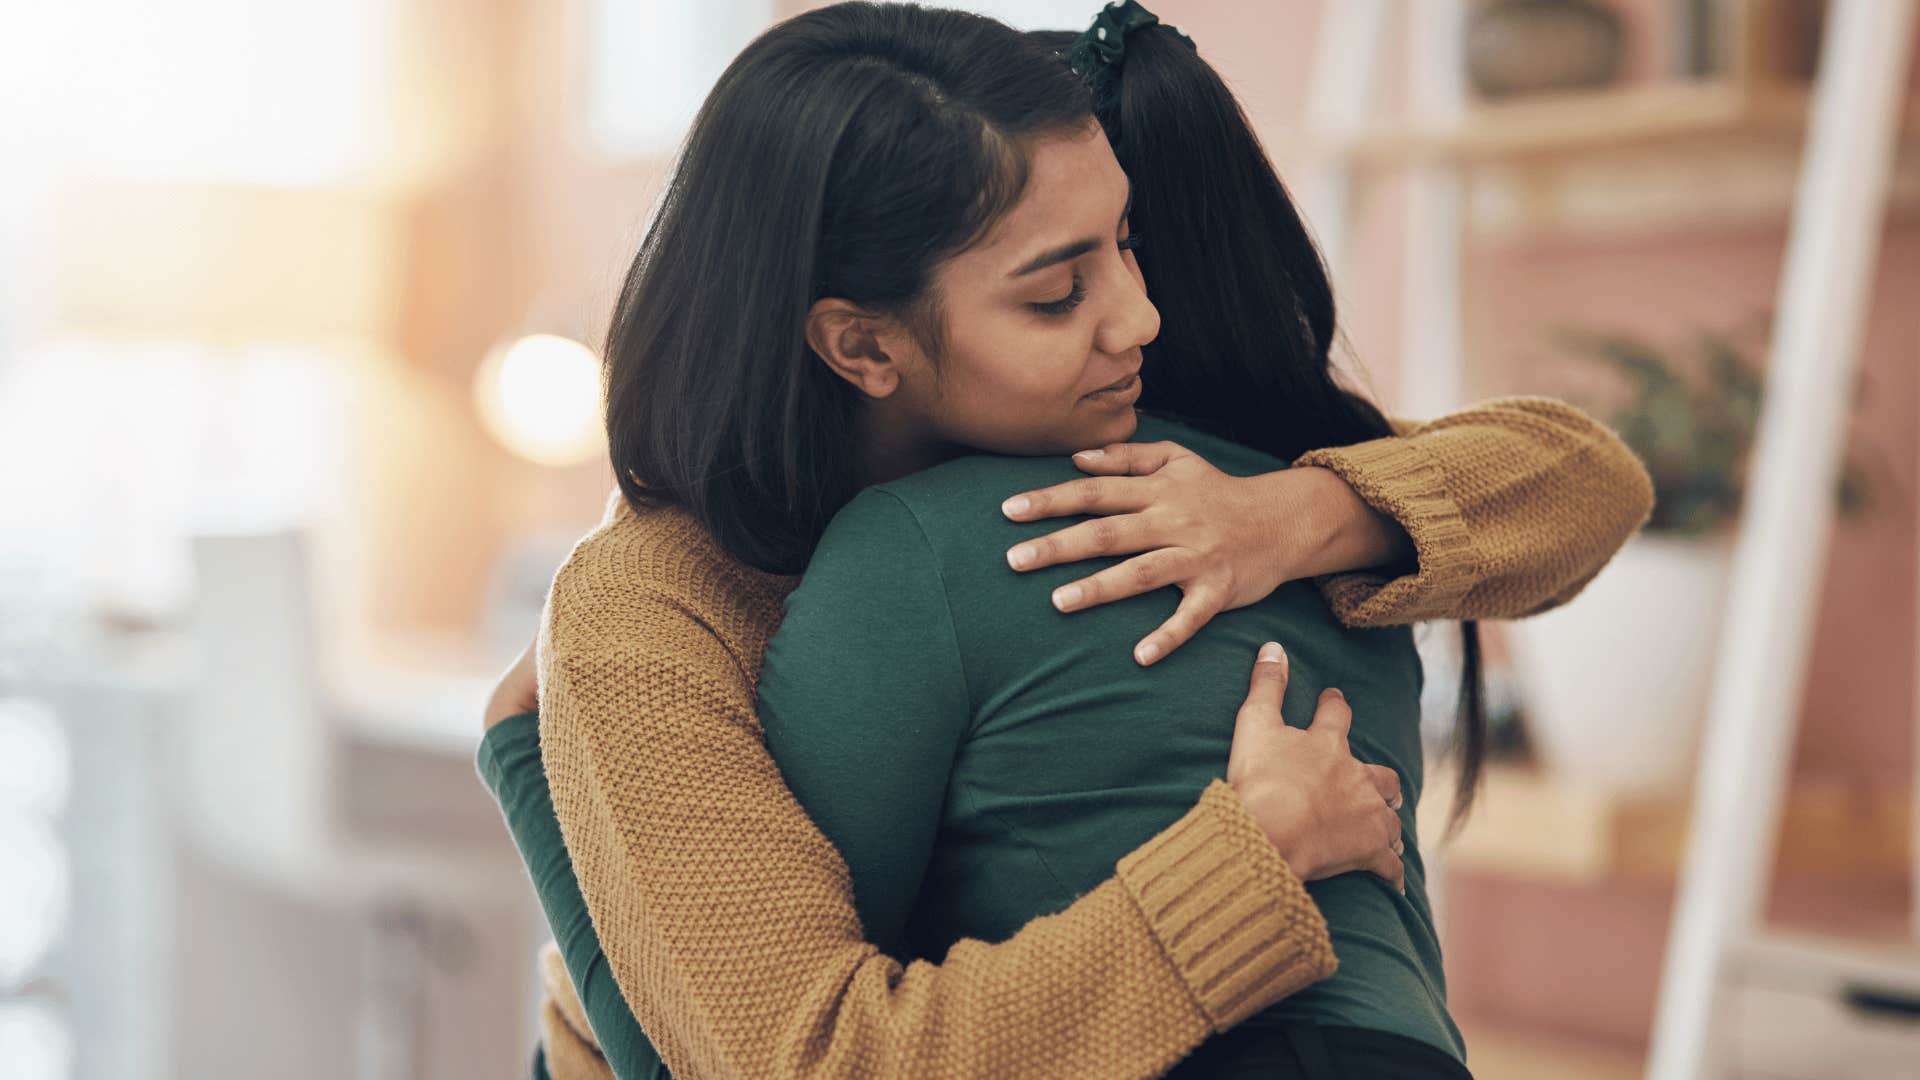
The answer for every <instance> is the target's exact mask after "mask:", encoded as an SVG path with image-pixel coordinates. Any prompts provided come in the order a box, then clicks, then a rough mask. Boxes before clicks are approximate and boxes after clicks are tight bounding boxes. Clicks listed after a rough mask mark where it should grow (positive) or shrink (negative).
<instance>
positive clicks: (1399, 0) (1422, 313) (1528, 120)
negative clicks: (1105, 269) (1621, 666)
mask: <svg viewBox="0 0 1920 1080" xmlns="http://www.w3.org/2000/svg"><path fill="white" fill-rule="evenodd" d="M1461 10H1462V9H1461V5H1460V3H1458V2H1457V0H1433V2H1429V0H1342V2H1340V3H1329V4H1328V5H1326V9H1325V15H1324V18H1323V24H1322V28H1321V37H1320V43H1319V48H1320V51H1319V53H1318V55H1317V57H1316V61H1317V62H1316V67H1315V72H1314V80H1313V84H1312V97H1311V99H1310V106H1309V110H1308V117H1309V127H1310V129H1311V131H1312V133H1313V138H1314V140H1315V145H1314V146H1313V147H1312V148H1310V152H1309V154H1308V155H1307V160H1308V161H1309V162H1311V164H1310V166H1309V168H1308V170H1307V171H1306V174H1305V179H1306V181H1307V182H1306V184H1304V185H1303V189H1304V192H1305V194H1306V195H1307V200H1308V206H1309V210H1310V215H1311V218H1312V220H1313V223H1314V226H1315V229H1316V232H1317V234H1318V235H1319V237H1320V238H1321V240H1322V242H1323V245H1324V246H1325V248H1326V249H1327V257H1328V260H1329V263H1330V264H1331V266H1332V267H1333V268H1334V272H1335V277H1336V281H1337V282H1340V281H1343V280H1345V279H1349V278H1350V276H1351V270H1352V252H1350V251H1349V250H1348V237H1349V236H1350V234H1351V232H1352V229H1351V222H1350V217H1351V214H1352V205H1353V203H1354V199H1353V197H1352V185H1353V183H1354V181H1355V178H1356V177H1359V176H1363V175H1368V174H1370V173H1380V172H1385V171H1393V172H1399V173H1401V174H1403V175H1405V176H1406V177H1407V178H1408V180H1409V184H1408V189H1409V192H1410V194H1409V205H1408V210H1409V212H1410V216H1409V220H1408V226H1407V240H1406V244H1407V247H1406V250H1405V252H1404V253H1403V255H1402V259H1403V266H1404V268H1405V274H1406V276H1405V279H1404V280H1405V283H1406V286H1407V287H1406V288H1405V289H1404V290H1403V292H1404V293H1405V295H1404V297H1403V305H1404V306H1403V310H1402V317H1403V326H1404V329H1403V349H1402V355H1401V358H1400V361H1401V364H1402V365H1403V371H1404V373H1405V377H1404V378H1403V380H1402V383H1403V400H1402V401H1401V402H1399V403H1398V404H1399V405H1400V406H1401V407H1402V408H1403V409H1408V410H1410V411H1412V412H1413V413H1414V414H1415V415H1430V414H1433V413H1437V412H1440V411H1444V410H1445V409H1446V408H1448V407H1451V406H1453V405H1454V404H1457V402H1458V401H1459V399H1460V397H1461V394H1462V388H1463V387H1464V384H1465V379H1464V372H1463V364H1462V355H1461V341H1460V319H1459V310H1460V308H1459V304H1460V273H1461V265H1460V260H1461V256H1462V249H1463V245H1464V242H1465V237H1467V236H1468V235H1470V234H1471V233H1472V232H1474V231H1477V230H1479V229H1482V228H1486V227H1488V226H1489V225H1491V227H1492V229H1493V231H1495V232H1498V231H1501V230H1514V229H1518V230H1522V231H1525V230H1530V229H1541V228H1548V229H1554V230H1566V229H1571V230H1573V231H1579V230H1582V229H1589V230H1592V229H1599V230H1617V229H1620V228H1623V227H1624V228H1632V227H1635V226H1639V227H1648V228H1654V229H1659V228H1664V227H1669V226H1671V225H1675V224H1691V223H1695V222H1709V223H1710V222H1712V221H1714V220H1738V219H1750V218H1752V217H1754V216H1756V215H1764V216H1766V217H1767V218H1770V219H1778V218H1779V217H1780V216H1781V215H1783V214H1785V215H1786V217H1787V222H1788V245H1787V256H1786V269H1785V272H1784V274H1783V275H1782V280H1781V284H1780V288H1779V298H1778V301H1777V303H1776V305H1775V310H1776V312H1777V315H1776V320H1775V325H1774V328H1773V334H1772V337H1771V340H1772V342H1773V350H1774V351H1773V355H1772V356H1771V358H1770V362H1769V369H1768V379H1769V388H1770V390H1769V393H1768V395H1767V398H1766V405H1765V409H1764V414H1763V416H1762V418H1761V423H1760V429H1759V434H1758V439H1757V443H1756V446H1755V450H1754V455H1753V464H1752V476H1753V481H1752V484H1751V487H1750V489H1749V492H1748V497H1747V501H1746V505H1745V509H1744V513H1743V516H1742V519H1741V525H1740V534H1739V541H1738V546H1737V549H1736V553H1735V559H1734V571H1733V575H1734V577H1733V589H1732V594H1731V597H1730V599H1729V602H1728V605H1727V608H1726V611H1725V614H1724V628H1723V631H1722V639H1721V640H1722V645H1721V652H1720V657H1719V660H1718V666H1717V669H1716V673H1715V682H1714V686H1715V690H1714V695H1713V701H1712V705H1711V712H1710V714H1709V717H1708V721H1707V729H1706V735H1705V745H1704V750H1703V753H1702V755H1701V761H1702V765H1701V769H1700V773H1699V777H1698V780H1697V782H1696V785H1695V798H1694V800H1693V806H1692V815H1691V822H1690V826H1689V828H1688V830H1687V837H1688V842H1687V844H1686V849H1685V856H1684V862H1683V864H1682V867H1681V880H1680V894H1679V901H1678V903H1677V905H1676V909H1675V913H1674V922H1673V930H1672V933H1671V935H1670V938H1669V940H1670V942H1671V944H1670V945H1669V948H1668V955H1667V961H1666V969H1665V972H1664V976H1663V979H1662V986H1661V998H1660V1007H1659V1015H1658V1019H1657V1024H1656V1030H1655V1033H1654V1046H1653V1054H1652V1058H1651V1062H1650V1066H1649V1076H1651V1077H1655V1078H1657V1080H1684V1078H1691V1077H1702V1076H1719V1075H1726V1074H1729V1073H1732V1072H1737V1071H1751V1070H1752V1069H1753V1068H1754V1067H1756V1066H1764V1067H1765V1068H1766V1069H1767V1070H1768V1072H1769V1075H1775V1074H1778V1075H1808V1076H1822V1077H1824V1076H1836V1075H1870V1074H1871V1075H1891V1074H1886V1073H1873V1072H1871V1070H1872V1069H1874V1068H1877V1067H1879V1066H1880V1064H1883V1063H1886V1062H1889V1061H1904V1062H1906V1063H1907V1064H1908V1065H1911V1063H1912V1062H1915V1061H1920V1027H1916V1026H1915V1025H1913V1024H1911V1023H1908V1024H1907V1025H1905V1026H1904V1027H1901V1026H1899V1025H1897V1024H1896V1025H1894V1026H1892V1027H1889V1026H1888V1024H1889V1023H1890V1022H1889V1021H1886V1020H1884V1016H1882V1017H1879V1018H1874V1017H1869V1018H1866V1019H1863V1018H1862V1017H1863V1016H1865V1015H1866V1014H1868V1013H1872V1012H1873V1011H1874V1009H1875V1008H1876V1007H1877V1006H1876V1003H1878V1005H1886V1004H1887V1003H1888V1002H1894V1003H1896V1004H1897V1003H1898V1002H1899V1001H1900V1000H1902V995H1906V996H1907V1000H1911V1001H1920V796H1916V802H1915V806H1914V822H1915V825H1914V830H1913V839H1912V841H1911V843H1912V844H1913V845H1914V848H1915V850H1914V852H1913V855H1914V858H1913V860H1912V861H1913V863H1914V874H1915V879H1914V881H1915V884H1914V891H1913V896H1914V904H1915V913H1914V934H1915V939H1916V948H1915V949H1914V950H1913V953H1912V955H1910V956H1908V955H1900V956H1894V955H1889V954H1887V953H1886V952H1884V951H1883V952H1880V953H1876V954H1874V955H1872V956H1870V957H1863V956H1862V954H1861V952H1860V950H1859V949H1858V948H1857V947H1850V946H1848V945H1847V944H1845V943H1840V942H1827V941H1818V940H1812V941H1809V940H1795V941H1783V940H1781V939H1779V938H1778V937H1769V936H1764V935H1762V934H1761V933H1760V930H1761V926H1760V921H1761V915H1762V909H1763V905H1764V902H1765V898H1766V895H1765V894H1766V889H1767V885H1768V874H1767V871H1768V870H1769V869H1770V867H1771V866H1772V864H1773V856H1774V854H1775V852H1776V843H1777V830H1778V828H1779V826H1780V825H1781V823H1782V820H1783V811H1784V808H1785V795H1786V791H1787V783H1788V768H1789V765H1790V761H1789V757H1790V752H1791V749H1792V734H1793V729H1794V725H1795V721H1796V719H1797V718H1796V716H1795V714H1794V710H1795V707H1796V703H1797V702H1799V701H1800V700H1801V690H1802V688H1803V685H1804V680H1805V675H1806V672H1805V666H1806V657H1807V652H1808V647H1809V644H1810V641H1809V639H1810V635H1811V632H1812V619H1813V617H1814V615H1815V611H1814V601H1815V599H1816V596H1817V590H1818V587H1819V584H1820V573H1821V571H1822V569H1823V568H1824V567H1825V565H1826V560H1825V558H1824V555H1825V551H1826V544H1827V538H1828V535H1829V533H1830V530H1831V525H1832V515H1833V506H1832V501H1831V500H1830V499H1828V498H1826V497H1825V492H1826V491H1827V490H1828V489H1829V487H1830V483H1829V480H1830V478H1831V477H1832V476H1834V475H1835V474H1836V472H1837V469H1838V465H1839V458H1840V454H1841V451H1842V441H1843V439H1844V435H1845V432H1844V420H1845V415H1846V404H1847V396H1848V393H1849V391H1850V388H1851V386H1852V385H1853V377H1854V373H1855V372H1856V370H1857V368H1858V363H1859V353H1860V339H1861V335H1862V332H1863V327H1864V324H1865V318H1866V314H1867V313H1866V305H1867V301H1868V298H1869V296H1870V295H1871V289H1872V272H1873V267H1874V262H1875V256H1876V254H1877V251H1878V246H1879V238H1880V234H1881V230H1882V227H1883V225H1884V222H1885V219H1886V217H1887V216H1888V214H1889V213H1890V212H1891V210H1892V208H1893V207H1894V206H1895V205H1901V204H1907V203H1909V202H1910V201H1920V130H1916V125H1917V124H1920V121H1915V120H1910V121H1908V123H1907V125H1906V127H1904V128H1903V126H1902V119H1901V112H1902V108H1903V106H1905V105H1906V104H1907V101H1906V76H1905V66H1906V63H1907V58H1908V56H1909V55H1910V52H1911V50H1912V47H1913V35H1914V27H1915V0H1831V2H1830V3H1829V4H1828V5H1827V12H1826V24H1825V31H1824V34H1823V42H1822V52H1821V57H1820V63H1819V72H1820V75H1819V78H1818V79H1817V81H1816V83H1815V85H1814V86H1813V88H1812V89H1811V91H1809V90H1807V89H1805V88H1801V87H1796V86H1793V85H1791V84H1787V83H1784V82H1782V81H1779V80H1777V79H1773V78H1771V77H1770V76H1769V73H1768V72H1766V71H1765V70H1764V65H1763V64H1762V63H1761V62H1760V60H1759V56H1760V52H1761V50H1759V49H1758V48H1756V47H1755V46H1754V45H1753V42H1754V41H1755V39H1756V35H1757V33H1759V32H1761V28H1760V25H1759V21H1760V20H1759V15H1758V14H1757V13H1758V12H1759V8H1758V6H1757V5H1755V6H1753V7H1749V6H1748V5H1744V4H1730V5H1724V6H1723V7H1722V14H1723V15H1726V16H1728V17H1730V18H1731V19H1733V21H1734V22H1735V24H1736V25H1735V26H1734V27H1733V33H1734V39H1733V40H1735V42H1736V44H1738V45H1740V47H1739V48H1736V49H1735V50H1734V53H1733V62H1732V63H1731V65H1730V70H1729V72H1728V74H1727V75H1726V76H1724V77H1720V78H1716V79H1714V80H1708V81H1700V82H1683V83H1667V84H1657V85H1653V86H1647V87H1635V88H1627V89H1608V90H1603V91H1594V92H1583V93H1573V94H1565V95H1552V96H1546V95H1543V96H1541V97H1539V98H1536V99H1528V100H1523V101H1515V102H1511V103H1499V104H1490V105H1473V106H1465V105H1463V104H1462V102H1463V99H1462V97H1461V96H1460V94H1459V87H1460V85H1461V81H1460V72H1459V65H1460V50H1459V49H1458V48H1455V47H1452V46H1453V45H1455V44H1456V43H1458V42H1459V41H1460V40H1461V37H1460V34H1459V27H1460V22H1459V20H1460V17H1461ZM1395 18H1404V19H1406V20H1408V21H1409V23H1410V25H1409V29H1408V33H1407V40H1408V42H1409V56H1408V63H1407V68H1408V73H1409V88H1410V90H1411V91H1412V93H1413V100H1414V101H1415V102H1416V106H1415V107H1414V108H1413V109H1412V110H1411V111H1410V112H1409V113H1408V117H1407V119H1406V120H1405V121H1404V122H1400V123H1396V124H1394V125H1391V126H1378V125H1369V124H1368V123H1367V122H1366V118H1367V117H1368V116H1369V115H1370V114H1371V111H1372V104H1373V99H1374V97H1375V84H1376V82H1377V81H1378V80H1377V78H1376V76H1377V74H1378V70H1379V60H1380V55H1379V54H1380V52H1381V42H1382V40H1383V39H1384V38H1385V37H1386V33H1387V30H1388V29H1389V26H1390V22H1391V20H1393V19H1395ZM1913 111H1914V112H1916V113H1920V109H1916V110H1913ZM1674 161H1679V162H1682V164H1680V165H1677V166H1676V165H1674V164H1672V162H1674ZM1596 163H1601V164H1599V165H1598V167H1597V168H1596ZM1605 163H1611V164H1610V165H1609V164H1605ZM1609 168H1611V172H1609V171H1608V169H1609ZM1716 170H1717V171H1716ZM1703 177H1704V180H1703ZM1634 185H1638V186H1639V187H1638V189H1636V188H1635V186H1634ZM1489 193H1491V194H1489ZM1347 295H1348V294H1347V292H1346V291H1345V290H1343V299H1345V298H1346V296H1347ZM1916 721H1917V722H1920V717H1917V718H1916ZM1915 790H1916V792H1920V784H1916V786H1915ZM1599 816H1600V817H1604V816H1606V815H1604V814H1602V815H1599ZM1595 818H1596V815H1594V814H1591V813H1589V814H1587V815H1586V817H1585V818H1583V820H1588V819H1595ZM1596 837H1597V839H1595V841H1594V844H1595V851H1596V852H1598V854H1597V855H1596V856H1595V858H1593V859H1588V860H1586V861H1584V862H1581V863H1580V864H1579V865H1580V866H1581V867H1587V866H1593V865H1604V864H1605V863H1606V861H1607V860H1608V859H1610V858H1611V857H1612V854H1611V852H1612V850H1613V849H1612V846H1611V845H1612V844H1613V841H1614V836H1613V834H1608V833H1604V832H1603V833H1597V834H1596ZM1436 854H1439V853H1436ZM1487 854H1488V853H1485V852H1483V853H1482V856H1481V857H1483V858H1484V857H1486V856H1487ZM1493 857H1494V858H1495V859H1497V858H1498V854H1497V853H1493ZM1577 869H1578V868H1576V870H1577ZM1443 910H1444V909H1443ZM1795 995H1798V997H1795ZM1891 1011H1895V1012H1897V1011H1898V1010H1897V1008H1895V1009H1893V1010H1891ZM1887 1012H1888V1010H1882V1013H1883V1014H1885V1013H1887ZM1768 1017H1772V1018H1774V1021H1778V1020H1779V1019H1781V1018H1783V1017H1784V1018H1796V1017H1797V1018H1800V1019H1802V1020H1804V1024H1803V1026H1802V1028H1801V1029H1800V1030H1802V1031H1805V1032H1808V1033H1811V1034H1814V1035H1815V1036H1816V1037H1817V1038H1818V1039H1819V1040H1820V1041H1821V1045H1819V1046H1817V1047H1816V1049H1815V1051H1814V1053H1813V1054H1812V1055H1811V1056H1810V1057H1808V1056H1806V1055H1804V1054H1803V1055H1802V1056H1801V1057H1798V1058H1796V1057H1794V1056H1792V1055H1789V1054H1785V1053H1784V1051H1783V1050H1782V1049H1781V1048H1780V1047H1778V1046H1776V1045H1775V1044H1776V1043H1777V1042H1778V1040H1779V1038H1780V1036H1781V1033H1782V1030H1783V1029H1782V1027H1781V1025H1780V1024H1779V1023H1778V1022H1772V1021H1768V1020H1767V1019H1766V1018H1768ZM1816 1029H1817V1031H1816ZM1770 1040H1771V1041H1770ZM1908 1052H1910V1054H1909V1056H1906V1057H1904V1058H1903V1057H1901V1056H1900V1055H1901V1054H1902V1053H1908ZM1757 1055H1758V1056H1757ZM1803 1067H1804V1068H1803ZM1857 1069H1865V1070H1869V1071H1867V1072H1856V1071H1850V1070H1857ZM1796 1070H1802V1071H1796ZM1805 1070H1811V1071H1805Z"/></svg>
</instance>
